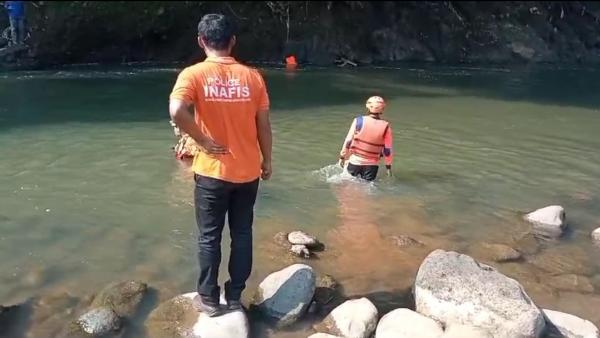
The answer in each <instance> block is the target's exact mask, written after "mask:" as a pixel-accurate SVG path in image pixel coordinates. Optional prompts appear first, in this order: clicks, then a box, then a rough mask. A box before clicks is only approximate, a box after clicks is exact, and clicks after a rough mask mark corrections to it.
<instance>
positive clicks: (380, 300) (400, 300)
mask: <svg viewBox="0 0 600 338" xmlns="http://www.w3.org/2000/svg"><path fill="white" fill-rule="evenodd" d="M362 297H365V298H367V299H368V300H370V301H371V302H372V303H373V305H375V307H376V308H377V311H378V312H379V317H382V316H383V315H385V314H386V313H388V312H390V311H393V310H396V309H399V308H408V309H411V310H414V309H415V301H414V297H413V293H412V290H411V289H410V288H407V289H397V290H391V291H376V292H373V293H368V294H365V295H355V296H352V297H350V298H349V299H356V298H362Z"/></svg>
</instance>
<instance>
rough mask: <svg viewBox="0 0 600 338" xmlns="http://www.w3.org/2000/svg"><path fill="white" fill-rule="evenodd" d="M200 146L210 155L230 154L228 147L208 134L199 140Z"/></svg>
mask: <svg viewBox="0 0 600 338" xmlns="http://www.w3.org/2000/svg"><path fill="white" fill-rule="evenodd" d="M198 146H200V148H201V149H202V151H204V152H205V153H207V154H210V155H224V154H229V150H228V149H227V148H225V147H224V146H222V145H220V144H218V143H217V142H215V141H213V140H212V139H211V138H209V137H206V136H205V137H203V138H202V139H201V140H199V141H198Z"/></svg>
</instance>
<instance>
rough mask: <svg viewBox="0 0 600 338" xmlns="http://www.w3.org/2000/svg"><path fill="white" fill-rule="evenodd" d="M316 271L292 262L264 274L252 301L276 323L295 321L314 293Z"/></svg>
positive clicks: (282, 323) (283, 325)
mask: <svg viewBox="0 0 600 338" xmlns="http://www.w3.org/2000/svg"><path fill="white" fill-rule="evenodd" d="M315 281H316V277H315V273H314V271H313V269H312V268H311V267H310V266H308V265H304V264H294V265H291V266H289V267H287V268H285V269H283V270H280V271H277V272H274V273H272V274H270V275H269V276H267V278H265V279H264V280H263V281H262V282H261V283H260V284H259V286H258V290H257V292H256V295H255V296H254V301H253V305H254V307H256V308H257V309H258V310H259V311H260V312H261V313H262V314H263V315H264V316H266V317H267V319H269V320H270V321H272V322H274V323H275V324H276V325H277V326H278V327H285V326H289V325H291V324H293V323H295V322H297V321H298V320H299V319H300V318H301V317H302V316H303V315H304V314H305V313H306V310H307V309H308V306H309V305H310V303H311V301H312V299H313V296H314V293H315V288H316V286H315Z"/></svg>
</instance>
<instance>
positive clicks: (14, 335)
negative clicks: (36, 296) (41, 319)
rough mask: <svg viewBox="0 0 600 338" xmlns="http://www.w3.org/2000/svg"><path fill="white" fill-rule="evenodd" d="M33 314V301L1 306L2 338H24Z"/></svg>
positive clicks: (0, 328)
mask: <svg viewBox="0 0 600 338" xmlns="http://www.w3.org/2000/svg"><path fill="white" fill-rule="evenodd" d="M32 313H33V305H32V301H31V300H30V301H27V302H25V303H23V304H19V305H13V306H7V307H3V306H0V338H24V337H25V336H26V332H27V329H28V327H29V322H30V321H31V316H32Z"/></svg>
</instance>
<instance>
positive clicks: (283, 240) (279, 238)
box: [273, 232, 290, 249]
mask: <svg viewBox="0 0 600 338" xmlns="http://www.w3.org/2000/svg"><path fill="white" fill-rule="evenodd" d="M287 237H288V234H287V233H286V232H278V233H276V234H275V236H273V241H275V244H277V245H279V246H281V247H283V248H286V249H287V248H289V247H290V242H289V241H288V239H287Z"/></svg>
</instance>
